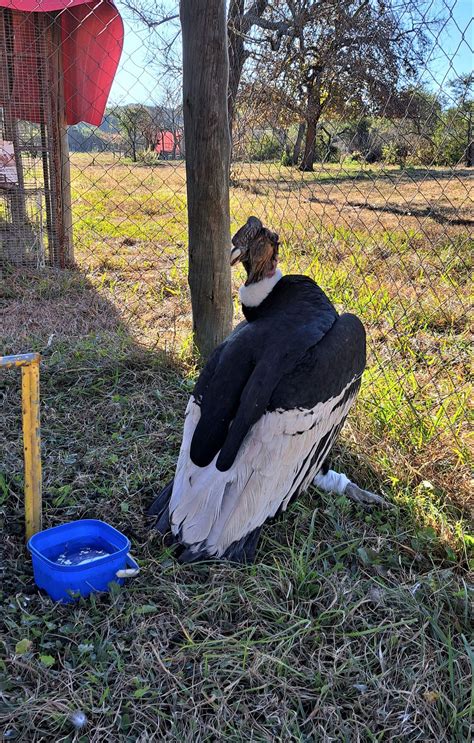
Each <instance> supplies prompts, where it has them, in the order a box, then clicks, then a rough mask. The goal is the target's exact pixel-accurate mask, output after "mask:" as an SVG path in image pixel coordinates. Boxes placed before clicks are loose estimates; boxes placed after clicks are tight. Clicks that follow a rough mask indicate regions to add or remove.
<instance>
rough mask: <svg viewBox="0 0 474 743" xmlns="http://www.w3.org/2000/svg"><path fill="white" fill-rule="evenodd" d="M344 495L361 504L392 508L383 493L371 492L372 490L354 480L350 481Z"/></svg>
mask: <svg viewBox="0 0 474 743" xmlns="http://www.w3.org/2000/svg"><path fill="white" fill-rule="evenodd" d="M344 495H345V496H346V497H347V498H349V499H350V500H353V501H355V502H356V503H358V504H359V505H361V506H378V507H379V508H391V507H392V506H391V504H390V503H388V502H387V501H386V500H384V498H382V496H381V495H376V493H371V492H370V490H362V488H359V486H358V485H356V484H355V483H354V482H349V483H348V484H347V485H346V487H345V488H344Z"/></svg>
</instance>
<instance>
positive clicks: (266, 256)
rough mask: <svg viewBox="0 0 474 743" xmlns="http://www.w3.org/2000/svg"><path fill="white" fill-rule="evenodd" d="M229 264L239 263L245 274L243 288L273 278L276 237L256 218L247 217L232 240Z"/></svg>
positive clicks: (275, 268)
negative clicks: (245, 278)
mask: <svg viewBox="0 0 474 743" xmlns="http://www.w3.org/2000/svg"><path fill="white" fill-rule="evenodd" d="M232 245H233V248H232V251H231V254H230V263H231V266H233V265H234V264H235V263H238V261H241V263H242V264H243V266H244V268H245V270H246V272H247V280H246V282H245V286H250V284H256V283H257V282H258V281H262V280H263V279H270V278H272V277H273V276H275V273H276V270H277V264H278V245H279V241H278V235H277V234H276V232H271V231H270V230H268V229H267V228H266V227H264V226H263V224H262V223H261V221H260V220H259V219H257V217H249V218H248V220H247V222H246V223H245V224H244V226H243V227H241V228H240V230H239V231H238V232H236V233H235V235H234V237H233V238H232Z"/></svg>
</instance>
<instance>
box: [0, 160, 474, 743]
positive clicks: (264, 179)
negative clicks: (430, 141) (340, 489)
mask: <svg viewBox="0 0 474 743" xmlns="http://www.w3.org/2000/svg"><path fill="white" fill-rule="evenodd" d="M231 176H232V190H231V217H232V227H233V228H237V227H238V226H240V225H241V224H242V223H243V222H245V220H246V219H247V217H248V216H249V215H251V214H255V215H256V216H258V217H260V218H261V219H262V221H263V222H264V223H265V224H267V225H268V226H269V227H271V228H272V229H273V230H275V231H277V232H278V233H279V234H280V239H281V267H282V270H283V272H286V273H306V274H308V275H310V276H312V277H313V278H314V279H315V280H316V281H317V282H318V283H319V284H320V285H321V287H322V288H323V289H324V290H325V291H326V293H327V294H328V295H329V297H330V298H331V299H332V301H333V302H334V303H335V304H336V306H337V308H338V309H339V310H340V311H351V312H354V313H356V314H358V315H359V316H360V317H361V319H362V320H363V322H364V324H365V326H366V329H367V333H368V340H369V364H368V369H367V371H366V374H365V376H364V382H363V386H362V390H361V394H360V397H359V402H358V404H357V407H356V409H355V410H354V411H353V413H352V414H351V417H350V419H349V421H348V423H347V424H346V426H345V429H344V432H343V435H342V438H341V440H340V441H339V443H338V446H337V449H336V451H335V452H334V460H333V468H334V469H340V470H343V471H345V472H346V473H347V474H348V475H349V476H352V477H353V479H354V480H355V481H356V482H358V483H359V484H360V485H361V486H362V487H366V488H368V489H371V490H374V491H376V492H379V493H381V494H384V495H385V497H386V498H387V500H389V501H390V502H391V503H392V504H393V508H392V509H391V510H389V511H383V512H379V511H370V512H368V511H364V510H362V509H360V508H358V507H356V506H355V505H354V504H353V503H350V502H349V501H347V500H346V499H345V498H344V497H335V496H332V495H329V494H321V493H319V492H318V491H317V490H315V489H312V490H311V491H310V492H309V493H307V494H306V495H305V496H304V497H302V498H301V499H300V501H299V502H298V503H296V504H295V505H294V506H292V507H291V508H290V509H289V512H288V513H287V514H286V515H285V516H284V517H283V518H281V519H279V520H278V521H277V522H275V523H274V524H272V525H269V526H268V527H267V528H266V529H265V533H264V538H263V540H262V544H261V546H260V549H259V552H258V556H257V563H256V565H255V566H248V567H235V566H231V565H219V564H208V565H200V566H195V567H181V566H179V565H178V564H177V563H176V562H175V561H174V559H173V557H172V555H170V553H169V551H168V550H166V549H165V548H164V546H163V544H162V542H161V539H160V538H158V537H157V536H154V535H153V533H150V532H149V530H148V523H147V521H146V518H145V516H144V512H145V509H146V506H147V504H148V503H149V502H150V500H151V499H152V497H153V494H154V493H156V492H157V491H158V490H159V488H160V487H161V486H162V485H164V484H165V483H166V481H167V480H168V479H169V478H170V476H171V475H172V472H173V467H174V464H175V461H176V456H177V452H178V449H179V443H180V435H181V426H182V421H183V413H184V408H185V405H186V398H187V395H188V394H189V391H190V390H191V389H192V386H193V380H194V379H195V378H196V375H197V373H198V371H199V362H198V360H197V358H196V356H195V355H194V354H193V348H192V342H191V314H190V301H189V293H188V287H187V226H186V220H187V218H186V189H185V168H184V164H182V163H173V162H163V163H159V164H158V165H156V166H154V167H146V166H144V165H140V164H133V163H131V162H130V161H128V160H124V159H122V160H119V159H118V158H115V157H114V156H113V155H110V154H108V155H98V154H77V153H75V154H73V156H72V191H73V214H74V237H75V258H76V263H77V267H76V269H75V270H68V271H62V272H58V271H55V270H52V269H47V268H46V269H42V270H28V271H25V270H21V271H20V270H16V269H11V268H10V269H5V270H4V272H3V281H2V284H1V288H0V310H1V316H0V317H1V322H2V333H1V335H2V337H3V338H4V339H5V343H4V348H3V349H2V350H3V351H4V352H5V353H14V352H15V353H16V352H23V351H30V350H38V351H41V352H42V354H43V363H42V371H41V374H42V427H43V429H42V430H43V460H44V461H43V464H44V501H45V504H44V513H45V526H52V525H55V524H57V523H60V522H63V521H67V520H72V519H75V518H81V517H85V516H88V517H97V518H103V519H105V520H108V521H110V522H111V523H112V524H114V525H115V526H117V528H119V529H121V530H123V531H124V532H125V533H126V534H127V535H128V536H129V537H130V538H131V540H132V543H133V553H134V556H135V557H136V558H137V559H138V561H139V563H140V564H141V567H142V573H141V575H140V576H139V577H138V578H136V579H135V580H134V581H133V582H131V583H130V584H129V588H128V589H124V590H122V591H121V592H113V593H112V594H111V595H108V596H105V597H91V598H90V599H87V600H83V601H82V602H81V603H80V604H78V606H77V607H76V608H73V609H71V608H64V607H62V608H57V607H53V606H52V604H51V603H50V602H49V600H48V599H47V598H45V597H42V596H40V595H39V594H38V593H37V591H36V589H35V588H34V585H33V582H32V576H31V570H30V566H29V562H28V560H27V559H26V558H25V553H24V550H23V537H22V522H23V495H22V488H23V475H22V450H21V438H20V399H19V378H18V376H17V375H16V374H15V373H10V372H9V373H5V374H3V375H2V377H1V378H0V389H1V390H2V395H3V398H2V400H3V406H2V408H1V421H0V426H1V428H0V448H1V450H2V454H3V453H4V456H2V459H1V468H0V514H1V523H2V531H3V534H4V535H5V537H4V542H5V544H4V547H5V548H6V549H5V556H4V557H3V560H2V569H3V570H4V577H3V578H2V584H1V586H0V597H1V599H2V601H3V605H4V608H3V610H2V612H1V615H0V625H3V627H2V629H1V636H2V638H4V659H3V660H1V659H0V674H1V673H2V672H4V674H5V678H6V682H5V684H6V686H5V687H4V695H5V699H6V705H5V707H4V708H2V709H0V722H3V723H4V726H5V728H6V729H7V728H8V729H10V728H11V729H14V730H16V731H17V732H18V733H19V739H21V740H28V741H30V740H64V741H73V740H83V741H86V740H87V741H99V740H100V741H103V740H107V741H117V740H124V741H137V740H141V741H145V740H146V741H148V740H157V741H158V740H160V741H161V740H178V739H179V740H180V741H214V740H219V739H225V740H226V741H241V740H250V739H251V740H255V741H273V740H281V741H287V740H295V741H323V740H324V741H325V740H328V741H329V740H335V741H343V740H347V741H357V740H360V741H385V740H403V741H405V740H407V741H411V740H436V741H447V742H448V741H449V743H451V741H464V740H467V739H468V735H469V732H468V730H469V725H470V722H471V721H472V707H471V705H472V697H471V694H472V693H473V692H472V688H473V687H472V685H471V684H472V665H473V658H472V654H470V653H471V651H470V650H469V648H468V638H469V614H468V607H469V598H470V596H469V587H468V582H467V579H468V574H467V569H468V564H469V551H470V550H472V544H473V538H472V537H469V535H468V533H467V532H468V527H469V519H470V513H471V514H472V505H473V503H472V497H471V491H470V489H469V486H470V479H469V478H470V463H469V450H470V444H471V445H472V441H470V440H469V437H468V414H467V411H468V409H469V393H470V389H469V386H468V378H469V348H470V341H471V336H470V323H472V316H471V317H470V315H469V312H470V306H471V305H472V297H470V292H471V276H472V264H470V261H471V260H472V254H473V247H474V245H473V242H474V241H473V239H472V235H473V226H474V210H473V207H472V203H473V201H472V176H470V174H469V171H468V170H463V169H458V170H454V171H451V170H443V169H442V168H434V169H431V170H426V169H420V168H416V169H415V168H407V169H405V170H401V169H400V168H398V167H395V166H390V167H384V168H382V167H381V166H378V165H370V166H369V165H362V164H360V163H349V164H342V165H340V164H331V165H325V166H323V167H320V168H319V169H318V166H316V170H315V172H314V173H305V174H302V173H300V172H299V171H297V170H294V169H290V168H283V167H282V166H280V165H279V164H275V163H254V164H252V165H248V164H239V163H236V164H234V165H233V169H232V174H231ZM224 247H226V246H224ZM241 278H242V274H241V273H239V271H237V273H236V274H235V275H234V281H235V285H234V289H235V292H234V296H236V295H237V292H236V289H237V286H238V284H239V282H240V280H241ZM239 319H240V315H239V308H238V303H237V300H236V301H235V320H236V321H237V320H239ZM471 556H472V555H471ZM24 639H27V640H30V641H31V645H28V644H27V645H20V646H19V650H18V649H17V650H16V646H17V643H21V641H22V640H24ZM22 648H26V649H25V650H24V652H23V651H22ZM45 659H50V660H45ZM40 680H41V683H40ZM76 708H80V709H83V710H84V711H85V712H86V714H87V716H88V718H89V720H90V727H89V728H88V729H87V730H86V731H84V735H83V736H82V737H81V736H80V735H78V736H77V737H74V732H73V731H72V729H71V727H70V725H69V723H68V721H67V719H68V714H69V712H70V711H72V710H74V709H76ZM249 730H253V731H254V733H253V737H252V738H249V737H248V734H247V733H248V731H249ZM35 736H37V737H35ZM216 736H217V737H216ZM218 736H222V737H221V738H219V737H218Z"/></svg>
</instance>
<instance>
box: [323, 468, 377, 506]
mask: <svg viewBox="0 0 474 743" xmlns="http://www.w3.org/2000/svg"><path fill="white" fill-rule="evenodd" d="M313 482H314V484H315V485H316V487H317V488H319V489H320V490H324V491H325V492H326V493H328V492H333V493H338V494H339V495H345V496H346V497H347V498H349V499H350V500H352V501H354V502H355V503H358V504H359V505H360V506H364V507H366V506H378V507H379V508H391V504H390V503H388V502H387V501H386V500H384V498H382V496H381V495H376V494H375V493H371V492H370V490H362V488H359V486H358V485H356V484H355V483H354V482H351V481H350V480H349V478H348V477H346V475H344V474H343V473H339V472H334V470H328V471H327V472H326V474H324V475H323V474H322V472H319V473H318V474H317V475H316V477H315V478H314V481H313Z"/></svg>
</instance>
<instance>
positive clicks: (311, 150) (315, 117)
mask: <svg viewBox="0 0 474 743" xmlns="http://www.w3.org/2000/svg"><path fill="white" fill-rule="evenodd" d="M320 116H321V104H320V101H319V91H318V94H317V91H316V90H315V88H314V87H313V86H310V87H309V89H308V101H307V104H306V124H307V128H306V141H305V144H304V155H303V161H302V163H301V166H300V169H301V170H304V171H312V170H313V165H314V161H315V159H316V130H317V126H318V121H319V117H320Z"/></svg>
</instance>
